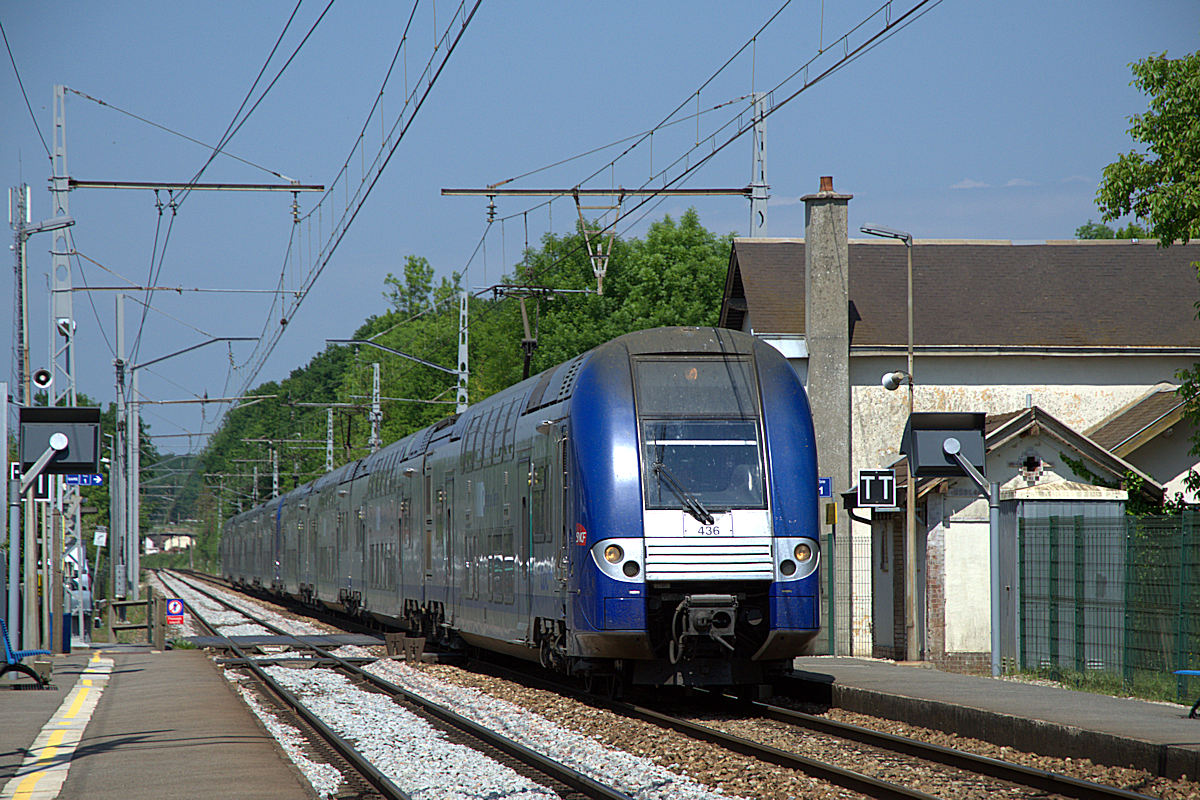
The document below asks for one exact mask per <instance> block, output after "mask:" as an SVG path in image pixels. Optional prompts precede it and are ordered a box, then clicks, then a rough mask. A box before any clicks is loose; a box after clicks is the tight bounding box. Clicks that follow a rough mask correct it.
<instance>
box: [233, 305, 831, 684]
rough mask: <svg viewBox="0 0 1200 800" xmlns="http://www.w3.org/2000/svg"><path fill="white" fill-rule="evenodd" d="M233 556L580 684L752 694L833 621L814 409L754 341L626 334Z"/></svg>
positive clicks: (331, 491)
mask: <svg viewBox="0 0 1200 800" xmlns="http://www.w3.org/2000/svg"><path fill="white" fill-rule="evenodd" d="M221 558H222V569H223V573H224V575H225V577H226V578H228V579H229V580H231V581H233V582H234V583H239V584H243V585H247V586H251V587H258V588H259V589H260V590H262V591H269V592H276V593H281V594H286V595H290V596H292V597H294V598H297V599H300V600H302V601H305V602H308V603H313V604H321V605H325V606H328V607H331V608H336V609H338V610H342V611H348V612H351V613H354V614H362V615H366V616H371V617H375V618H377V619H378V620H380V621H384V622H388V623H393V624H394V623H397V622H398V623H400V625H401V626H402V627H404V628H406V629H408V630H410V631H412V632H414V633H419V634H421V635H425V636H426V637H431V638H433V639H435V640H441V641H443V642H444V643H446V644H451V645H458V646H463V645H466V646H473V647H478V648H483V649H485V650H494V651H501V652H504V653H508V654H511V655H516V656H519V657H523V658H526V659H529V660H538V661H540V662H541V663H542V664H543V665H544V666H547V667H551V668H555V669H558V670H561V671H564V672H567V673H571V674H577V675H581V676H583V677H585V678H587V679H599V680H609V679H614V680H620V681H622V682H628V683H632V684H650V685H736V684H752V683H756V682H761V681H762V680H764V679H765V678H766V677H767V676H768V675H769V673H770V672H771V671H772V670H775V669H778V668H781V667H786V666H788V665H790V660H791V658H792V657H794V656H796V655H799V654H802V653H804V652H806V651H807V650H808V648H809V647H810V646H811V644H812V641H813V639H814V638H815V637H816V635H817V632H818V628H819V624H820V620H819V591H820V587H819V576H818V569H817V567H818V564H819V563H820V547H819V544H818V499H817V475H816V450H815V444H814V436H813V423H812V415H811V412H810V409H809V404H808V397H807V395H806V393H805V391H804V387H803V386H802V385H801V383H800V381H799V380H798V378H797V376H796V374H795V372H794V371H793V369H792V368H791V366H790V365H789V364H788V363H787V361H786V360H785V359H784V358H783V357H782V356H781V355H780V354H779V353H778V352H777V351H776V350H775V349H774V348H772V347H771V346H769V345H767V344H765V343H763V342H761V341H759V340H757V339H755V338H754V337H753V336H750V335H748V334H744V333H740V332H737V331H730V330H723V329H714V328H659V329H655V330H645V331H639V332H636V333H630V334H627V335H624V336H621V337H619V338H617V339H614V340H612V341H610V342H608V343H606V344H603V345H601V346H599V347H596V348H595V349H593V350H590V351H588V352H586V353H584V354H582V355H580V356H578V357H576V358H573V359H571V360H570V361H567V362H566V363H563V364H560V365H559V366H557V367H554V368H552V369H549V370H547V371H545V372H543V373H541V374H539V375H536V376H534V377H532V378H529V379H527V380H525V381H523V382H521V383H518V384H516V385H514V386H512V387H510V388H509V389H507V390H505V391H501V392H498V393H497V394H495V395H493V396H491V397H489V398H487V399H486V400H484V401H482V402H479V403H476V404H474V405H472V406H470V407H469V408H467V409H466V410H465V411H463V412H462V413H460V414H456V415H454V416H451V417H447V418H446V419H443V420H441V421H440V422H438V423H437V424H435V425H432V426H431V427H428V428H425V429H423V430H420V431H418V432H416V433H414V434H412V435H410V436H407V437H405V438H404V439H401V440H400V441H397V442H395V443H393V444H391V445H389V446H387V447H384V448H383V449H381V450H379V451H378V452H376V453H373V454H372V455H369V456H367V457H365V458H362V459H360V460H358V461H354V462H352V463H349V464H346V465H344V466H342V467H340V468H339V469H336V470H334V471H333V472H330V473H328V474H327V475H324V476H322V477H320V478H318V479H316V480H315V481H312V482H310V483H307V484H304V485H303V486H300V487H298V488H296V489H294V490H292V491H290V492H288V493H287V494H284V495H282V496H280V497H276V498H274V499H272V500H270V501H269V502H267V503H264V504H262V505H260V506H258V507H256V508H253V509H251V510H249V511H246V512H244V513H241V514H239V515H237V516H235V517H233V518H232V519H230V520H228V521H227V522H226V524H225V527H224V530H223V535H222V541H221Z"/></svg>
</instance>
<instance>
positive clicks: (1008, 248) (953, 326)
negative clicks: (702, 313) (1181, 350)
mask: <svg viewBox="0 0 1200 800" xmlns="http://www.w3.org/2000/svg"><path fill="white" fill-rule="evenodd" d="M849 249H850V268H849V284H850V286H849V292H850V318H851V321H850V325H851V345H852V346H856V347H862V346H868V347H869V346H872V345H876V346H878V345H903V344H905V343H906V342H907V335H908V333H907V331H908V328H907V302H906V297H907V282H906V258H905V252H904V251H905V248H904V245H903V244H902V243H900V242H894V243H893V242H889V241H884V240H880V241H878V242H876V241H869V242H868V241H851V242H850V245H849ZM912 256H913V294H914V298H915V302H914V322H913V329H914V330H913V339H914V341H915V342H916V345H917V347H918V348H921V347H928V346H939V345H943V346H945V345H973V346H1001V347H1004V346H1010V347H1011V346H1019V347H1039V346H1041V347H1191V348H1196V347H1200V322H1197V319H1196V309H1195V307H1194V306H1193V303H1194V302H1195V301H1196V300H1197V299H1200V283H1198V282H1197V275H1196V268H1195V267H1194V266H1193V265H1192V264H1193V262H1197V261H1200V243H1196V242H1193V243H1190V244H1187V245H1175V246H1173V247H1169V248H1159V247H1157V246H1156V245H1155V244H1154V243H1153V242H1139V243H1133V242H1130V241H1116V242H1115V243H1113V242H1074V241H1072V242H1059V243H1047V244H1036V245H1012V244H1009V243H1007V242H920V241H918V242H917V243H916V244H914V245H913V253H912ZM747 323H748V324H747ZM721 325H722V326H724V327H731V328H743V327H749V328H752V329H753V330H754V331H755V332H756V333H785V334H786V333H790V334H797V333H803V332H804V242H803V240H799V239H789V240H784V239H759V240H756V239H735V240H734V243H733V248H732V250H731V252H730V262H729V273H728V275H727V278H726V285H725V297H724V299H723V302H722V308H721Z"/></svg>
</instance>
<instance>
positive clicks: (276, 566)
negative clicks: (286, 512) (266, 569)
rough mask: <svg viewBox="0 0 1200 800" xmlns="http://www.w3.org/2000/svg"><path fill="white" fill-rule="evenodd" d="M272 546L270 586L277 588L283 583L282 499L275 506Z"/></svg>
mask: <svg viewBox="0 0 1200 800" xmlns="http://www.w3.org/2000/svg"><path fill="white" fill-rule="evenodd" d="M273 539H274V547H272V549H271V560H272V562H273V565H272V572H271V574H272V579H271V588H272V589H279V588H281V587H282V585H283V569H282V567H283V501H282V500H281V501H280V502H279V505H277V506H275V536H274V537H273Z"/></svg>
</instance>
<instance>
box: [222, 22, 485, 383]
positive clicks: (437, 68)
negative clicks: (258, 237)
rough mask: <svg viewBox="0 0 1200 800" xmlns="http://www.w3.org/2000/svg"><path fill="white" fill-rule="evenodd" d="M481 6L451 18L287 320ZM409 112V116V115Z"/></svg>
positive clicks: (251, 376)
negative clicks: (351, 204) (388, 145)
mask: <svg viewBox="0 0 1200 800" xmlns="http://www.w3.org/2000/svg"><path fill="white" fill-rule="evenodd" d="M481 2H482V0H475V2H474V3H473V4H471V5H470V7H469V8H468V4H467V3H466V2H462V3H460V4H459V6H458V9H457V10H456V11H455V13H454V14H453V15H451V18H450V20H449V22H447V24H446V27H445V29H444V30H443V33H442V36H441V38H440V39H439V41H438V42H437V44H436V45H435V48H434V52H433V54H432V55H431V56H430V59H429V61H428V62H427V64H426V67H425V70H424V72H423V73H422V75H423V76H428V77H423V78H422V81H421V82H419V83H418V85H417V86H416V87H414V89H413V91H412V93H410V94H409V96H408V98H407V99H406V100H405V103H404V105H403V108H402V109H401V112H400V113H399V115H398V116H397V118H396V121H395V123H394V124H393V125H392V128H391V133H390V134H389V137H388V138H389V140H392V141H390V145H391V146H390V147H386V145H387V144H388V143H389V142H388V141H385V142H384V143H383V145H385V146H383V147H381V149H380V151H379V152H378V153H377V154H376V156H375V159H374V160H373V162H372V164H371V169H370V171H369V173H368V174H367V175H366V176H365V178H364V180H363V181H362V182H360V184H359V187H358V189H357V190H356V192H355V196H354V200H355V202H354V204H353V206H352V207H350V205H349V201H347V203H348V205H347V207H346V209H345V210H344V211H343V212H342V215H341V219H340V220H338V221H337V222H332V221H331V232H330V237H329V239H328V240H326V244H325V245H324V247H323V248H322V250H321V252H320V253H319V255H318V258H317V262H316V263H315V264H314V265H313V266H312V267H311V268H310V269H309V271H308V274H307V275H306V276H305V277H304V280H303V282H302V287H301V293H300V294H299V295H298V296H296V298H295V300H294V301H293V302H291V303H290V304H287V312H286V314H285V317H284V318H285V319H290V318H292V317H294V316H295V314H296V312H297V311H298V310H299V308H300V306H301V305H302V304H303V302H304V300H305V299H306V298H307V297H308V294H309V292H310V290H311V289H312V286H313V285H315V283H316V281H317V279H319V278H320V276H321V274H322V272H323V271H324V269H325V267H326V266H327V265H328V264H329V261H330V259H331V258H332V256H333V253H334V252H335V251H336V250H337V247H338V245H339V244H340V243H341V241H342V239H343V238H344V237H345V235H346V232H347V231H348V230H349V228H350V226H351V225H352V224H353V223H354V220H355V219H357V217H358V213H359V211H360V210H361V209H362V207H363V205H364V204H365V202H366V200H367V198H368V197H369V196H370V194H371V192H372V190H373V189H374V187H375V185H376V184H377V182H378V180H379V178H380V176H381V175H382V174H383V172H384V170H385V169H386V168H387V165H388V164H389V163H390V162H391V159H392V157H393V155H394V154H395V152H396V149H397V148H398V147H399V145H400V142H401V141H403V139H404V136H405V134H406V133H407V131H408V130H409V128H410V126H411V125H412V122H413V120H414V119H415V118H416V116H417V114H418V113H419V112H420V110H421V108H422V106H423V105H424V103H425V100H426V99H427V98H428V96H429V93H430V92H431V91H432V90H433V87H434V86H435V85H436V83H437V80H438V78H439V77H440V76H441V74H442V71H443V69H444V68H445V65H446V63H447V61H448V60H449V59H450V57H451V56H452V55H453V53H454V50H455V49H456V48H457V46H458V43H459V42H460V41H461V40H462V37H463V35H464V34H465V32H466V30H467V28H468V26H469V25H470V22H471V20H472V19H473V18H474V16H475V13H476V11H477V10H478V8H479V6H480V3H481ZM455 25H457V26H458V29H457V30H454V26H455ZM439 55H440V56H441V60H440V61H438V58H439ZM410 106H411V110H410ZM373 107H374V106H373ZM406 112H408V113H407V114H406ZM357 144H358V143H357V140H356V146H357ZM353 154H354V148H352V149H351V156H353ZM347 163H349V159H347ZM341 174H345V167H343V173H341ZM368 179H369V180H368ZM335 186H336V179H335V181H334V182H333V184H331V185H330V189H329V195H328V196H329V197H331V198H332V197H334V194H333V191H334V189H335ZM345 191H346V193H347V195H348V194H349V185H348V182H347V184H346V186H345ZM323 205H324V201H322V202H320V203H318V204H317V206H318V208H320V207H321V206H323ZM311 214H312V212H311V211H310V212H309V214H308V215H306V218H308V217H309V216H311ZM293 238H294V236H293ZM285 328H286V325H280V326H279V327H277V328H276V329H275V330H274V332H273V333H272V334H271V336H270V337H269V339H268V340H267V341H266V342H265V344H264V346H263V347H262V349H261V352H256V353H255V354H252V355H251V360H250V363H249V364H248V367H247V373H246V377H245V379H244V380H243V381H242V383H241V386H242V388H241V389H239V391H238V392H237V393H238V394H245V392H246V389H247V388H248V387H249V385H250V384H251V383H253V381H254V380H255V378H257V375H258V372H259V371H260V370H261V369H262V367H263V365H265V363H266V359H267V358H269V357H270V355H271V353H272V352H273V351H274V348H275V345H276V344H277V343H278V341H279V338H280V337H281V336H282V335H283V331H284V329H285Z"/></svg>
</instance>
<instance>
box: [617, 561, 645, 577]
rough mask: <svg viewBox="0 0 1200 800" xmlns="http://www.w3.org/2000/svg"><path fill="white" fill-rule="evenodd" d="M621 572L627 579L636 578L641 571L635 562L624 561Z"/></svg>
mask: <svg viewBox="0 0 1200 800" xmlns="http://www.w3.org/2000/svg"><path fill="white" fill-rule="evenodd" d="M621 571H622V572H624V573H625V577H627V578H636V577H637V574H638V573H639V572H641V571H642V568H641V567H639V566H638V563H637V562H636V561H626V562H625V566H623V567H621Z"/></svg>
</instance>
